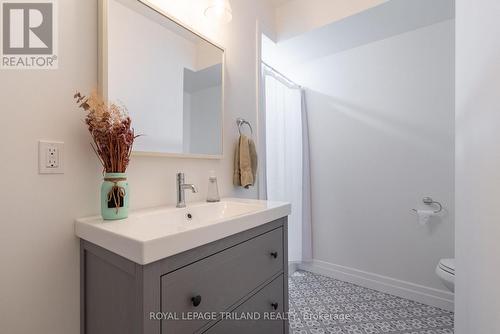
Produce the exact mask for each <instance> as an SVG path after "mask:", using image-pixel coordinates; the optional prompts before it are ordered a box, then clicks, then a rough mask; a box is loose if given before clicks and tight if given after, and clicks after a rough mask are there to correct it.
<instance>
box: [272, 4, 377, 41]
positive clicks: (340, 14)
mask: <svg viewBox="0 0 500 334" xmlns="http://www.w3.org/2000/svg"><path fill="white" fill-rule="evenodd" d="M386 1H387V0H356V1H344V0H291V1H284V2H283V3H282V4H280V5H279V6H277V8H276V30H277V37H278V39H279V40H284V39H287V38H291V37H294V36H297V35H300V34H303V33H305V32H307V31H310V30H313V29H316V28H319V27H321V26H324V25H326V24H329V23H332V22H335V21H339V20H341V19H343V18H346V17H348V16H351V15H354V14H356V13H359V12H362V11H364V10H367V9H368V8H372V7H374V6H377V5H380V4H382V3H384V2H386Z"/></svg>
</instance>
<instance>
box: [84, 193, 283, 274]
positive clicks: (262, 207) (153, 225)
mask: <svg viewBox="0 0 500 334" xmlns="http://www.w3.org/2000/svg"><path fill="white" fill-rule="evenodd" d="M290 210H291V206H290V204H288V203H283V202H270V201H259V200H246V199H231V198H229V199H224V200H222V201H221V202H218V203H205V202H203V203H193V204H189V205H188V206H187V207H186V208H181V209H178V208H175V207H160V208H153V209H143V210H137V211H134V212H132V213H131V214H130V215H129V218H127V219H124V220H118V221H104V220H102V218H101V217H89V218H82V219H78V220H77V221H76V224H75V233H76V235H77V236H78V237H80V238H81V239H84V240H87V241H89V242H92V243H94V244H96V245H98V246H101V247H103V248H105V249H107V250H109V251H112V252H114V253H116V254H118V255H121V256H123V257H125V258H127V259H129V260H131V261H134V262H136V263H138V264H142V265H145V264H148V263H152V262H155V261H158V260H161V259H163V258H166V257H169V256H172V255H175V254H178V253H181V252H184V251H187V250H189V249H192V248H195V247H198V246H202V245H204V244H207V243H210V242H213V241H216V240H219V239H222V238H225V237H227V236H230V235H233V234H236V233H239V232H242V231H245V230H248V229H251V228H254V227H257V226H259V225H263V224H266V223H269V222H271V221H273V220H276V219H279V218H282V217H285V216H287V215H289V214H290Z"/></svg>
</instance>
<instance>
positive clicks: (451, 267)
mask: <svg viewBox="0 0 500 334" xmlns="http://www.w3.org/2000/svg"><path fill="white" fill-rule="evenodd" d="M439 268H440V269H441V270H443V271H446V272H447V273H448V274H451V275H455V259H441V260H440V261H439Z"/></svg>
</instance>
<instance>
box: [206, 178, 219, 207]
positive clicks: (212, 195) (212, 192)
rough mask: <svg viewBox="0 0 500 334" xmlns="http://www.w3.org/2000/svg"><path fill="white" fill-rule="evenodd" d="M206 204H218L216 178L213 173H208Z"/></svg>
mask: <svg viewBox="0 0 500 334" xmlns="http://www.w3.org/2000/svg"><path fill="white" fill-rule="evenodd" d="M207 202H209V203H215V202H220V196H219V186H218V185H217V176H215V172H213V171H212V172H210V176H209V177H208V192H207Z"/></svg>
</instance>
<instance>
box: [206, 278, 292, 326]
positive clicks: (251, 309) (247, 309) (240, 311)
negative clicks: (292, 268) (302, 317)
mask: <svg viewBox="0 0 500 334" xmlns="http://www.w3.org/2000/svg"><path fill="white" fill-rule="evenodd" d="M284 284H285V282H284V276H283V275H280V276H279V277H278V278H276V279H275V280H274V281H272V282H271V283H269V284H268V285H266V287H264V288H263V289H262V290H260V291H259V292H257V293H256V294H255V295H253V296H252V297H250V299H248V300H247V301H246V302H245V303H244V304H242V305H241V306H239V307H238V308H237V309H235V310H234V311H233V312H231V314H230V316H226V317H225V319H224V320H221V321H219V322H218V323H217V324H216V325H215V326H213V327H211V328H210V329H208V330H207V331H206V332H205V333H206V334H235V333H238V334H255V333H259V334H283V333H284V331H285V325H286V322H285V321H284V320H283V315H284V314H283V304H284V298H283V285H284ZM257 314H258V317H256V315H257ZM248 315H251V316H253V317H254V319H253V320H252V319H249V320H247V319H245V318H244V317H245V316H247V317H248ZM280 316H281V318H280ZM269 319H272V320H269Z"/></svg>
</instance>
